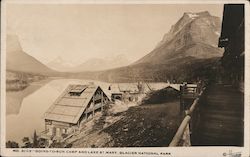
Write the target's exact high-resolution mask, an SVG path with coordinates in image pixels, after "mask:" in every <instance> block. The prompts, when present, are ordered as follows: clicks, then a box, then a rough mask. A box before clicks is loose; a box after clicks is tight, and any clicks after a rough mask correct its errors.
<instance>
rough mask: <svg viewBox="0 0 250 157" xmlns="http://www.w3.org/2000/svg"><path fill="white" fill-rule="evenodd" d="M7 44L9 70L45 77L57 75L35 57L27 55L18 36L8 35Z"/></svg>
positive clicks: (7, 65) (7, 66) (7, 67)
mask: <svg viewBox="0 0 250 157" xmlns="http://www.w3.org/2000/svg"><path fill="white" fill-rule="evenodd" d="M6 43H7V44H6V69H7V70H11V71H18V72H26V73H34V74H44V75H52V74H54V73H56V72H55V71H53V70H51V69H50V68H48V67H47V66H45V65H44V64H42V63H41V62H39V61H38V60H37V59H35V58H34V57H32V56H30V55H28V54H27V53H25V52H24V51H23V49H22V47H21V45H20V42H19V39H18V37H17V36H16V35H7V40H6Z"/></svg>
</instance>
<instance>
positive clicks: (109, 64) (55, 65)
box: [47, 54, 130, 73]
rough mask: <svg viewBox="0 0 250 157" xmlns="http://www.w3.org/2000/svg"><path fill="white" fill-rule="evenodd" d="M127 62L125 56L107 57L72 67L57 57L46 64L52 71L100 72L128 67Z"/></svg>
mask: <svg viewBox="0 0 250 157" xmlns="http://www.w3.org/2000/svg"><path fill="white" fill-rule="evenodd" d="M129 63H130V62H129V60H128V59H127V57H126V56H125V55H122V54H120V55H117V56H114V57H109V58H105V59H101V58H91V59H89V60H87V61H85V62H83V63H82V64H80V65H77V66H73V65H72V64H70V63H68V62H66V61H64V60H63V59H62V58H60V57H58V58H56V59H55V60H53V61H51V62H49V63H48V64H47V66H48V67H51V68H52V69H55V70H58V71H62V72H74V73H77V72H83V71H100V70H106V69H113V68H118V67H122V66H126V65H129Z"/></svg>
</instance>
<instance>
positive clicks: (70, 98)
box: [45, 84, 106, 124]
mask: <svg viewBox="0 0 250 157" xmlns="http://www.w3.org/2000/svg"><path fill="white" fill-rule="evenodd" d="M98 88H100V87H99V86H97V85H72V84H71V85H69V86H68V87H67V88H66V89H65V90H64V92H63V93H62V94H61V95H60V96H59V97H58V98H57V99H56V101H55V102H54V103H53V104H52V105H51V106H50V108H49V109H48V110H47V111H46V113H45V119H48V120H54V121H60V122H67V123H73V124H76V123H77V121H78V120H79V118H80V117H81V115H82V113H83V112H84V110H85V109H86V107H87V105H88V104H89V102H90V100H91V98H92V97H93V95H94V94H95V92H96V90H97V89H98ZM100 89H101V88H100ZM74 92H76V93H80V94H79V95H72V93H74ZM105 95H106V94H105Z"/></svg>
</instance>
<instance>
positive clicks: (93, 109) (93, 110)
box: [92, 94, 95, 117]
mask: <svg viewBox="0 0 250 157" xmlns="http://www.w3.org/2000/svg"><path fill="white" fill-rule="evenodd" d="M92 114H93V116H94V115H95V94H94V96H93V108H92ZM93 116H92V117H93Z"/></svg>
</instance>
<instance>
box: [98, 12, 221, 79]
mask: <svg viewBox="0 0 250 157" xmlns="http://www.w3.org/2000/svg"><path fill="white" fill-rule="evenodd" d="M220 29H221V21H220V18H219V17H215V16H212V15H210V13H209V12H207V11H204V12H199V13H184V14H183V16H182V17H181V18H180V19H179V20H178V22H177V23H176V24H174V25H173V26H172V28H171V29H170V31H169V32H168V33H166V34H165V35H164V37H163V39H162V40H161V41H160V42H159V44H158V45H157V46H156V47H155V49H154V50H152V51H151V52H150V53H149V54H147V55H146V56H144V57H142V58H141V59H139V60H138V61H136V62H135V63H133V64H131V65H129V66H126V67H122V68H117V69H112V70H107V71H103V72H99V73H98V74H95V78H98V79H102V80H106V81H114V82H117V81H119V82H120V81H121V82H127V81H138V80H144V81H167V80H170V81H179V82H180V81H192V80H195V79H197V78H201V77H206V78H207V77H211V76H210V75H211V71H212V70H214V69H215V67H216V66H217V65H218V62H217V61H218V60H219V59H220V57H221V56H222V55H223V51H222V49H220V48H218V47H217V43H218V38H219V32H220Z"/></svg>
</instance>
